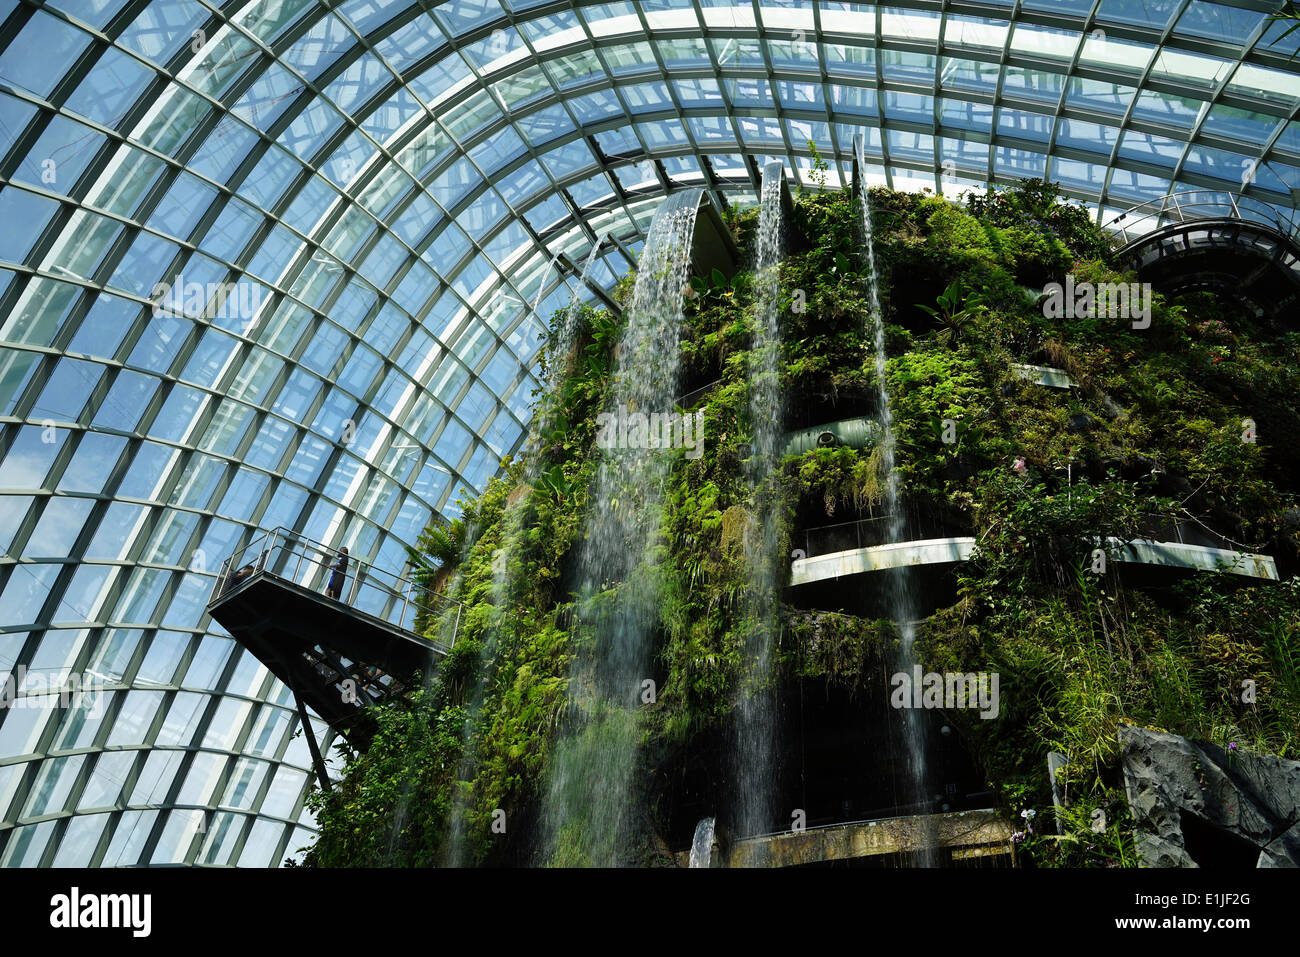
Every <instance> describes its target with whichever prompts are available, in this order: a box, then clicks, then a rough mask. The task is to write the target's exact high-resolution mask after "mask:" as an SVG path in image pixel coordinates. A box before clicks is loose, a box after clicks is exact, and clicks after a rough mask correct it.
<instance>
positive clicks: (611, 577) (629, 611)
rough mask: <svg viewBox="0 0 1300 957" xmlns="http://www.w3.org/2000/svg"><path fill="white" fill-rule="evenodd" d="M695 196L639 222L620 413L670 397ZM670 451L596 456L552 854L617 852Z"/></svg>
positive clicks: (559, 749)
mask: <svg viewBox="0 0 1300 957" xmlns="http://www.w3.org/2000/svg"><path fill="white" fill-rule="evenodd" d="M701 197H702V192H701V191H700V190H698V189H693V190H687V191H684V192H680V193H676V194H674V195H672V196H670V197H669V198H668V199H666V200H665V201H664V203H663V205H662V206H660V208H659V209H658V211H657V212H656V213H655V217H654V220H653V222H652V223H651V225H650V229H649V232H648V234H647V236H646V243H645V249H644V250H643V251H642V253H641V262H640V266H639V268H638V271H637V278H636V284H635V286H634V287H633V290H632V299H631V302H630V303H629V305H628V308H627V311H626V322H625V326H624V329H623V335H622V339H621V342H620V345H619V354H618V360H617V362H618V366H617V371H616V373H615V376H614V379H613V382H612V387H611V391H612V393H613V400H614V401H613V407H614V408H615V409H616V410H618V414H619V415H624V414H626V415H629V416H635V415H638V414H640V415H647V414H649V413H653V412H668V411H671V410H672V409H673V401H674V399H675V397H676V396H677V389H678V380H679V379H680V372H681V355H680V349H679V338H680V334H681V320H682V290H683V287H684V285H685V283H686V279H687V274H688V268H689V266H690V260H691V240H692V237H693V235H694V230H695V214H696V211H697V209H698V207H699V203H700V199H701ZM628 444H632V443H628ZM672 455H673V453H672V452H671V451H670V450H667V449H663V448H629V449H622V448H616V449H607V450H605V451H604V452H603V454H602V458H601V460H600V464H599V466H598V471H597V475H596V480H595V486H594V489H593V494H592V499H591V504H590V507H589V509H588V514H587V518H586V529H587V537H586V539H585V541H584V542H583V544H582V546H581V549H580V553H579V563H580V564H579V567H580V570H581V571H580V589H579V603H578V610H577V618H578V622H579V627H575V629H574V632H573V634H574V639H573V642H574V650H575V658H574V663H573V666H572V668H571V671H570V681H569V712H570V724H571V725H572V727H571V728H569V729H568V730H567V731H566V732H565V733H562V734H561V735H560V737H559V739H558V740H557V742H556V746H555V751H554V753H553V755H552V757H551V762H550V780H549V782H548V787H547V790H546V793H545V794H544V795H543V801H544V805H545V806H544V808H543V846H544V848H545V853H546V855H547V858H548V859H549V861H550V862H552V863H558V864H566V865H574V864H591V865H596V866H613V865H618V864H621V863H624V862H625V861H626V853H627V847H628V839H629V837H630V836H631V835H630V829H631V826H632V824H633V822H632V820H631V819H630V815H629V809H630V807H631V806H632V803H633V802H631V801H630V800H629V790H630V787H631V779H632V773H633V769H634V766H635V761H636V754H637V745H638V740H639V733H640V732H639V729H638V725H637V716H636V708H637V707H638V706H639V705H640V704H641V703H642V701H643V700H644V698H643V695H644V693H645V689H646V686H645V684H644V682H645V681H646V680H647V679H648V678H649V675H648V674H647V671H648V670H649V650H650V649H649V638H650V636H651V633H652V631H653V629H654V628H655V626H656V625H657V623H658V618H659V607H658V595H659V588H658V579H657V574H658V573H657V570H656V568H655V565H656V559H655V555H654V550H655V547H656V544H657V542H658V539H659V529H660V520H661V512H662V498H663V485H664V481H665V479H666V478H667V476H668V472H669V468H670V464H671V461H672ZM614 586H617V590H616V591H615V592H614V593H613V594H611V593H610V589H611V588H613V587H614Z"/></svg>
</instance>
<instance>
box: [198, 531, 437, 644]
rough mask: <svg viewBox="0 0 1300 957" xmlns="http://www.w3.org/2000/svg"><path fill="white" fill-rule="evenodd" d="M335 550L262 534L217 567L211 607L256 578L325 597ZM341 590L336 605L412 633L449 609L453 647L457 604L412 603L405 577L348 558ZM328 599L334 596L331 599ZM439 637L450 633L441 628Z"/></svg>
mask: <svg viewBox="0 0 1300 957" xmlns="http://www.w3.org/2000/svg"><path fill="white" fill-rule="evenodd" d="M339 557H340V555H339V550H338V549H336V548H331V547H329V546H327V545H325V544H323V543H321V542H317V541H313V540H312V539H310V538H307V537H306V536H304V535H300V534H298V533H296V532H291V531H289V530H288V529H285V528H274V529H272V530H271V531H269V532H265V533H263V534H261V535H259V536H257V537H256V538H254V539H253V540H252V541H251V542H249V543H248V544H247V545H245V546H244V547H243V548H241V549H239V550H238V551H236V552H235V553H234V554H233V555H231V556H230V557H229V558H227V559H226V560H225V561H224V562H222V564H221V571H220V573H219V574H218V575H217V584H216V587H215V588H214V589H213V591H212V598H211V601H216V600H217V599H218V598H220V597H221V596H222V595H224V594H225V593H226V592H228V591H230V590H231V589H234V588H236V587H237V586H239V585H241V584H243V583H244V582H245V581H247V580H249V579H251V578H254V577H256V576H258V575H269V576H272V577H274V578H278V579H280V580H281V581H286V582H292V583H293V584H295V585H300V586H302V587H304V588H307V589H310V590H312V591H319V592H325V591H326V589H327V587H328V586H329V585H330V580H331V578H332V577H333V576H334V575H335V573H336V572H335V566H336V564H337V562H338V560H339ZM339 576H340V578H341V582H340V584H341V586H342V587H341V588H340V590H339V594H338V596H337V598H335V599H334V600H336V601H338V602H340V603H341V604H344V605H347V606H349V607H351V608H354V609H356V610H357V611H360V612H364V613H365V614H367V615H371V616H372V617H374V618H378V619H379V620H381V621H383V622H386V623H388V624H390V625H394V626H396V627H398V628H400V629H402V630H404V631H410V632H416V630H417V622H418V623H419V624H421V625H423V624H424V623H426V622H430V621H436V620H438V619H439V618H440V617H441V616H442V614H443V612H444V611H446V610H447V608H448V606H451V605H454V606H455V607H456V615H455V619H454V621H453V622H452V624H451V627H450V629H449V630H450V635H449V636H448V635H447V634H441V635H440V636H439V637H440V641H441V642H442V643H443V644H445V645H446V646H447V647H451V646H452V645H454V644H455V642H456V633H457V632H458V631H459V628H460V612H461V606H460V603H459V602H457V601H455V600H454V599H451V598H446V597H443V596H437V598H438V601H439V602H440V605H430V604H427V603H426V602H424V601H421V600H420V599H418V598H417V597H415V590H416V589H417V588H418V586H417V585H416V584H415V582H413V581H412V580H411V579H409V578H407V577H406V576H404V575H394V574H393V573H392V572H390V571H386V570H385V569H382V568H376V567H375V566H374V565H371V564H370V563H369V562H365V561H360V560H359V559H357V558H355V557H353V556H351V555H349V556H348V562H347V569H346V571H343V572H341V573H339ZM331 597H332V596H331ZM442 631H443V632H447V631H448V629H447V628H446V627H444V628H443V629H442Z"/></svg>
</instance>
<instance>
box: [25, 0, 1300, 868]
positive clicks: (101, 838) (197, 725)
mask: <svg viewBox="0 0 1300 957" xmlns="http://www.w3.org/2000/svg"><path fill="white" fill-rule="evenodd" d="M1277 6H1278V4H1277V3H1276V0H1267V2H1239V3H1236V4H1223V3H1209V2H1204V0H1025V2H1018V3H1012V2H1002V0H990V2H985V3H980V4H974V3H959V2H949V3H939V2H922V0H913V2H900V3H894V4H890V5H882V6H874V5H870V4H858V3H843V2H812V0H786V2H772V0H769V2H752V3H740V2H735V0H656V2H644V3H628V2H615V3H578V2H526V0H524V2H511V0H502V2H498V0H452V2H446V3H434V2H416V3H411V2H405V0H396V2H383V0H344V2H331V3H329V4H324V3H319V2H315V0H236V2H229V3H218V2H215V0H211V2H210V0H48V2H36V0H0V222H2V223H3V224H4V227H3V232H0V338H2V339H3V343H2V344H0V546H3V548H4V556H3V558H2V559H0V665H3V666H4V667H5V668H9V667H12V666H15V665H17V664H23V665H27V666H31V667H44V668H59V667H64V668H71V669H78V670H86V671H95V672H96V673H99V674H103V675H105V676H107V678H108V679H109V681H110V685H111V687H112V688H113V692H112V696H111V699H110V705H109V708H108V711H107V713H106V714H105V715H104V716H103V717H102V718H101V719H100V721H99V724H97V725H95V726H94V727H86V726H83V725H76V726H75V727H74V723H75V722H72V718H71V716H69V715H68V714H64V713H60V712H58V711H48V712H47V711H37V710H35V709H33V710H31V711H30V713H24V715H23V717H22V718H21V719H17V718H15V717H14V715H17V714H19V712H17V711H9V712H7V713H3V714H0V863H2V864H5V865H15V864H27V865H31V864H37V863H46V864H48V863H73V864H89V863H94V864H100V863H103V864H112V863H135V862H137V861H141V862H146V863H148V862H169V861H184V862H196V861H197V862H201V863H241V862H242V863H255V864H256V863H260V864H265V863H270V862H274V861H275V860H277V859H278V858H280V857H282V856H283V855H284V854H285V853H287V852H289V851H291V850H292V849H293V847H294V846H296V844H300V843H301V841H297V842H296V843H295V841H296V837H297V836H300V835H301V833H302V832H299V831H297V830H295V829H296V828H297V827H299V825H300V824H304V825H305V824H309V823H310V822H309V820H308V819H307V818H305V817H302V816H301V814H300V811H301V792H302V789H303V787H304V786H305V782H306V775H307V772H306V770H305V768H306V767H307V761H306V758H305V754H304V752H303V750H302V748H300V747H298V746H297V745H295V744H293V742H292V741H290V739H289V738H288V736H287V734H286V733H285V729H286V728H288V727H290V726H291V725H292V724H293V722H294V721H295V720H296V719H294V718H293V717H292V716H291V714H290V712H289V709H288V704H289V702H288V701H287V700H286V699H285V695H284V689H283V688H281V687H280V686H279V685H278V683H276V682H275V681H274V680H273V679H271V678H270V676H269V675H267V674H266V673H265V671H264V670H262V669H261V667H260V665H258V664H257V663H256V662H255V661H252V660H251V659H249V658H248V656H247V654H246V653H244V652H242V651H241V650H240V649H239V648H237V647H236V646H235V645H234V644H233V642H231V641H230V639H229V638H228V637H226V636H224V634H223V633H222V631H221V629H220V628H219V627H218V626H215V625H213V624H212V623H211V622H210V620H209V619H208V618H207V617H206V615H205V614H204V604H205V602H206V599H207V596H208V593H209V591H210V588H211V584H212V579H213V576H214V575H215V574H216V571H217V566H218V563H219V562H220V561H221V559H222V558H223V557H224V556H225V555H227V554H229V553H230V552H232V551H233V550H234V549H235V548H236V547H238V546H239V545H240V544H242V543H243V542H245V541H247V540H248V538H249V537H250V536H251V535H252V534H253V532H254V530H255V529H257V528H270V527H274V526H277V525H283V526H286V527H289V528H292V529H294V530H296V531H299V532H302V533H303V534H305V535H307V536H309V537H311V538H314V539H319V540H322V541H325V542H327V543H330V544H331V545H342V544H347V545H349V547H350V548H351V549H352V551H353V554H355V555H357V556H358V557H359V558H362V559H364V560H369V561H372V562H373V563H375V564H378V565H380V566H382V567H390V568H400V567H401V565H402V563H403V561H404V558H405V554H404V551H403V545H404V544H406V543H409V542H412V541H413V540H414V538H415V536H416V535H417V534H418V532H419V530H420V529H421V528H422V527H423V526H424V525H425V524H426V523H427V522H428V521H429V520H430V519H431V518H432V517H434V516H435V515H454V514H455V513H456V504H455V502H456V499H457V498H458V497H459V496H460V495H461V494H463V493H466V492H470V493H472V492H473V491H475V490H478V489H480V488H482V487H483V485H484V484H485V482H486V480H487V479H488V478H489V477H490V476H491V475H492V474H493V473H494V472H495V471H496V469H497V467H498V463H499V460H500V458H501V457H502V456H503V455H506V454H509V453H510V452H511V451H512V450H514V449H516V448H517V447H518V445H519V443H520V442H521V441H522V437H523V435H524V431H525V428H526V425H527V418H528V409H529V403H530V400H531V393H532V390H533V388H534V387H535V384H536V380H535V378H534V365H535V360H536V354H537V350H538V348H539V347H540V345H541V338H542V334H543V332H544V330H545V326H546V317H548V316H549V315H550V314H551V313H552V312H553V311H554V310H555V309H556V308H558V307H560V306H562V305H563V304H564V303H566V302H567V301H568V298H569V296H570V294H571V284H572V280H571V278H569V277H567V276H566V274H565V268H566V267H565V265H564V262H563V261H559V260H557V257H559V256H560V254H563V256H564V257H565V258H566V259H567V260H568V261H570V262H575V263H581V262H582V261H583V260H584V259H585V258H586V257H587V255H588V253H589V252H590V251H591V249H592V247H593V246H598V249H597V254H598V255H597V258H596V260H595V261H596V268H595V273H594V279H595V281H596V282H597V283H598V284H600V285H603V286H609V285H611V284H612V283H613V281H614V279H615V276H616V275H617V274H620V273H622V272H623V271H624V270H625V269H626V268H627V267H628V266H629V265H630V264H631V263H632V261H633V257H634V255H635V252H636V250H637V249H638V248H639V246H640V243H641V240H642V236H643V232H644V230H645V228H646V226H647V225H648V222H649V220H650V218H651V216H652V215H653V213H654V210H655V208H656V206H657V204H658V202H659V201H660V200H661V199H662V197H663V195H664V194H665V193H666V192H669V191H672V190H676V189H679V188H683V187H687V186H701V185H702V186H704V187H706V188H707V189H709V190H710V191H711V192H712V193H713V194H714V196H715V197H717V198H719V199H720V198H721V197H724V196H725V197H727V198H729V199H730V200H731V201H739V202H745V201H752V198H753V196H754V194H755V193H756V191H757V188H758V178H759V175H760V170H761V167H762V165H763V164H764V163H765V162H766V161H768V160H770V159H778V160H781V161H782V162H783V163H784V164H785V165H786V167H787V168H788V169H789V170H790V171H791V172H792V174H793V175H794V176H795V177H796V178H798V179H799V180H800V181H802V182H805V183H807V182H809V181H810V180H812V179H814V177H815V171H814V169H813V166H814V154H813V151H812V149H810V147H809V142H810V141H811V142H812V144H814V146H815V148H816V151H817V153H818V154H820V156H821V157H823V158H825V160H826V161H827V163H828V164H829V168H828V170H827V172H826V179H827V183H828V185H830V186H837V185H841V184H843V183H846V182H847V181H848V178H849V169H850V159H851V150H852V138H853V135H854V134H855V133H857V132H859V131H861V132H863V133H865V136H866V152H867V157H868V160H870V161H874V162H875V164H876V177H875V178H876V181H877V182H880V183H883V184H886V185H890V186H892V187H894V188H898V189H908V190H914V189H921V188H930V189H935V190H938V191H941V192H943V193H944V194H947V195H953V194H955V193H957V192H959V191H961V190H962V189H965V188H983V187H984V186H985V185H986V184H988V183H990V182H994V183H996V182H1006V181H1010V180H1013V179H1017V178H1020V177H1025V176H1042V177H1046V178H1049V179H1053V180H1057V181H1059V182H1060V183H1061V184H1062V185H1063V186H1064V187H1065V189H1066V190H1067V192H1069V193H1070V194H1071V195H1074V196H1076V197H1078V198H1080V199H1084V200H1086V201H1088V202H1090V203H1092V204H1093V205H1094V206H1095V207H1096V208H1097V211H1098V215H1099V216H1100V217H1106V216H1108V215H1111V214H1113V213H1116V212H1118V211H1120V210H1122V209H1125V208H1127V207H1130V206H1133V205H1135V204H1138V203H1142V202H1144V201H1148V200H1152V199H1155V198H1157V197H1162V196H1165V195H1166V194H1169V193H1172V192H1178V191H1182V190H1190V189H1197V190H1210V191H1222V192H1223V194H1224V195H1229V194H1231V195H1233V196H1237V197H1242V198H1246V199H1249V200H1251V201H1252V204H1254V205H1253V206H1252V208H1255V209H1268V208H1273V209H1276V210H1277V211H1278V212H1279V213H1281V214H1284V215H1287V214H1290V213H1291V211H1292V210H1293V209H1294V205H1293V202H1294V195H1295V194H1294V193H1293V190H1296V189H1297V188H1300V119H1298V118H1297V108H1298V107H1300V71H1298V70H1297V68H1296V66H1295V63H1294V62H1293V61H1292V60H1291V57H1292V55H1293V54H1294V53H1295V52H1296V50H1297V48H1298V47H1300V32H1298V33H1295V34H1292V35H1291V36H1290V37H1289V38H1287V39H1286V40H1283V41H1280V40H1279V39H1278V38H1279V36H1280V35H1281V34H1282V32H1283V31H1284V27H1283V26H1282V25H1279V24H1272V23H1270V22H1269V21H1268V15H1269V13H1270V12H1271V11H1272V10H1274V9H1276V7H1277ZM163 284H166V285H175V286H176V287H178V288H182V289H184V288H188V287H189V286H190V284H193V285H194V286H195V287H196V288H197V289H198V290H199V300H198V301H197V302H196V303H195V304H193V307H191V304H189V303H185V304H183V305H182V307H181V308H178V309H175V310H171V311H168V310H161V311H160V310H158V309H157V308H155V305H156V303H157V301H158V299H159V294H158V289H159V287H160V285H163ZM220 284H233V287H234V288H235V289H236V294H235V300H234V301H235V303H236V304H237V306H238V308H226V305H225V304H221V306H220V308H216V307H214V303H213V301H212V296H210V295H208V291H209V290H210V289H211V288H212V287H213V286H217V287H219V286H220ZM187 696H193V697H192V698H191V697H187ZM186 709H189V710H186ZM70 722H72V723H70ZM231 728H233V729H234V730H233V731H231V730H230V729H231ZM268 728H272V729H278V730H275V731H274V732H272V731H268V730H267V729H268ZM263 735H265V736H266V740H265V741H262V740H261V738H262V736H263ZM259 741H260V742H261V743H258V742H259ZM298 743H299V744H300V743H301V739H298ZM118 745H123V746H126V745H129V746H130V748H131V750H129V751H114V750H113V748H115V747H117V746H118ZM106 749H107V750H106ZM120 755H126V756H125V757H122V756H120ZM295 762H296V763H295ZM142 781H145V782H152V783H150V784H149V785H148V787H145V785H144V784H142V783H141V782H142ZM239 781H242V782H243V784H242V785H239V787H238V788H236V790H238V797H234V796H233V795H234V794H235V791H234V790H231V789H232V788H235V787H236V786H235V783H232V782H239ZM196 808H198V809H203V808H208V809H211V808H223V809H224V810H222V811H220V815H222V816H221V822H223V823H222V830H221V835H222V836H220V837H217V836H216V833H217V832H216V830H214V828H213V827H211V826H209V827H205V829H203V830H201V831H199V830H195V829H193V828H191V825H190V824H189V823H188V822H189V821H190V820H191V818H192V816H193V809H196ZM208 824H210V825H212V824H215V821H214V820H212V819H209V820H208ZM250 849H251V850H250Z"/></svg>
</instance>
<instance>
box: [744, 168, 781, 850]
mask: <svg viewBox="0 0 1300 957" xmlns="http://www.w3.org/2000/svg"><path fill="white" fill-rule="evenodd" d="M783 181H784V168H783V167H782V165H781V164H780V163H779V162H773V163H768V164H767V165H766V166H765V167H764V168H763V190H762V197H761V204H760V208H759V216H758V255H757V262H756V264H755V283H756V288H755V319H756V323H755V333H754V348H753V352H752V360H751V364H750V370H749V416H750V421H751V422H752V423H753V426H754V435H753V441H752V443H751V445H750V458H749V462H748V465H747V477H748V479H749V485H750V489H751V490H752V493H753V498H754V511H753V514H752V521H751V523H750V526H749V529H748V534H747V535H746V536H745V558H746V562H747V565H748V568H749V582H748V585H749V589H748V594H747V596H746V605H747V617H748V619H749V620H750V621H751V622H752V623H753V624H752V628H751V631H750V634H749V641H748V646H747V649H746V651H747V654H746V660H747V665H748V674H749V682H748V687H747V688H744V689H742V695H743V697H742V698H741V701H740V707H739V713H738V716H737V718H738V719H737V737H738V741H737V748H736V761H737V765H738V767H737V772H738V773H737V779H738V792H739V793H738V801H737V805H738V806H737V809H736V823H735V827H736V828H737V830H738V832H739V833H740V834H741V835H752V834H765V833H767V832H768V831H770V830H771V829H772V823H773V822H772V809H771V793H772V779H773V776H774V770H775V769H774V767H773V765H774V761H773V754H774V750H775V741H774V738H775V734H776V696H775V689H774V688H772V687H771V684H770V682H771V668H772V644H773V639H774V636H775V632H776V628H777V617H778V600H777V599H778V577H777V576H778V566H777V560H776V559H777V545H778V542H779V532H778V529H779V521H778V509H777V493H776V488H775V482H774V476H775V474H776V470H777V464H778V461H779V456H780V439H781V434H782V432H781V423H782V415H781V390H780V364H779V363H780V348H781V332H780V328H779V324H778V320H779V317H780V302H779V298H780V297H779V293H780V272H781V228H782V222H781V212H782V210H781V203H782V184H783Z"/></svg>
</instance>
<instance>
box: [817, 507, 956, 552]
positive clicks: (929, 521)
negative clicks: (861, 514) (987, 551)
mask: <svg viewBox="0 0 1300 957" xmlns="http://www.w3.org/2000/svg"><path fill="white" fill-rule="evenodd" d="M899 526H900V527H899V528H898V529H897V535H893V536H891V532H892V531H894V529H893V527H892V524H891V516H889V515H878V516H876V517H874V518H863V519H859V520H858V521H854V522H840V523H839V524H837V525H819V526H818V527H816V528H806V529H804V530H803V531H802V532H798V533H796V534H795V536H794V538H795V544H796V545H798V544H799V541H800V540H802V543H803V551H804V555H803V557H805V558H812V557H813V556H814V555H829V554H830V553H832V552H847V551H849V550H851V549H855V548H871V547H873V546H876V545H889V544H891V543H892V542H895V541H898V542H913V541H921V540H923V539H929V538H951V537H954V536H958V535H966V534H968V531H967V529H966V528H965V527H964V526H961V525H959V524H954V523H951V522H949V523H945V522H943V521H942V520H940V519H939V518H937V517H926V516H915V515H906V516H904V517H903V518H902V520H901V521H900V522H899Z"/></svg>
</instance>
